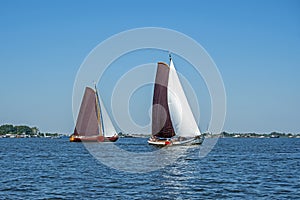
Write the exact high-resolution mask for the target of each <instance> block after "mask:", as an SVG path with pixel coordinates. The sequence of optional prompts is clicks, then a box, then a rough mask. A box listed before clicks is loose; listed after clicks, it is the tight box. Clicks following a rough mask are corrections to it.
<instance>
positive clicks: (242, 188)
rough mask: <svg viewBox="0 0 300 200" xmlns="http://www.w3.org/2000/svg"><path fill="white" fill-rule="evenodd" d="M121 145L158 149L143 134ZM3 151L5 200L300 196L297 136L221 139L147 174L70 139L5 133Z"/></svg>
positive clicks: (0, 142)
mask: <svg viewBox="0 0 300 200" xmlns="http://www.w3.org/2000/svg"><path fill="white" fill-rule="evenodd" d="M116 145H117V146H118V147H119V148H121V149H124V150H127V151H132V152H136V153H138V152H153V151H157V149H155V148H154V147H153V146H149V145H148V144H147V139H146V138H120V140H119V141H117V143H116ZM0 148H1V149H0V166H1V178H0V199H49V198H55V199H75V198H77V199H300V189H299V188H300V174H299V173H300V172H299V170H300V139H294V138H261V139H254V138H243V139H242V138H220V139H219V140H218V143H217V144H216V146H215V147H214V149H213V150H212V151H211V152H210V153H209V154H208V155H207V156H206V157H204V158H199V156H198V155H199V147H192V148H189V149H187V150H186V151H185V153H184V154H182V156H181V157H180V158H179V159H177V160H176V162H174V163H171V164H170V165H168V166H167V167H165V168H161V169H159V170H156V171H152V172H147V173H128V172H124V171H119V170H116V169H113V168H109V167H107V166H106V165H104V164H102V163H101V162H100V161H98V160H97V159H95V158H94V157H93V156H92V155H91V154H90V153H89V151H88V150H87V149H86V148H85V146H84V145H83V144H82V143H69V141H68V139H67V138H64V139H44V138H40V139H38V138H26V139H8V138H7V139H6V138H3V139H0ZM107 148H110V147H109V146H107ZM173 150H174V149H172V148H169V149H168V151H173ZM174 152H176V151H174ZM114 159H115V160H116V161H115V162H117V163H118V164H119V165H123V166H126V167H127V168H128V166H129V167H130V163H126V159H124V158H122V155H118V154H117V155H114ZM132 159H133V160H134V158H132ZM158 160H159V159H158ZM120 161H122V163H121V162H120ZM123 162H124V163H123ZM149 163H150V164H151V163H152V164H155V162H154V161H151V160H149Z"/></svg>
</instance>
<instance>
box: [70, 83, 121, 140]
mask: <svg viewBox="0 0 300 200" xmlns="http://www.w3.org/2000/svg"><path fill="white" fill-rule="evenodd" d="M118 138H119V137H118V134H117V132H116V130H115V128H114V126H113V125H112V122H111V120H110V118H109V116H108V114H107V112H106V110H105V108H104V106H103V105H102V102H101V100H100V98H99V96H98V93H97V88H96V85H95V89H92V88H90V87H86V88H85V93H84V96H83V99H82V102H81V106H80V110H79V114H78V117H77V122H76V126H75V129H74V133H73V134H72V135H71V136H70V142H115V141H117V140H118Z"/></svg>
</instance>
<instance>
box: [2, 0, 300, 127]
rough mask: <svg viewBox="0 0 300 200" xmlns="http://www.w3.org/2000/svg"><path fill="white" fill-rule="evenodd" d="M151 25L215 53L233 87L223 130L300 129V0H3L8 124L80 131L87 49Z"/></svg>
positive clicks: (229, 87)
mask: <svg viewBox="0 0 300 200" xmlns="http://www.w3.org/2000/svg"><path fill="white" fill-rule="evenodd" d="M149 26H151V27H164V28H169V29H173V30H176V31H179V32H182V33H184V34H186V35H188V36H190V37H192V38H193V39H195V40H196V41H197V42H198V43H200V44H201V45H202V46H203V47H204V48H205V49H206V50H207V52H208V53H209V54H210V56H211V57H212V59H213V60H214V61H215V63H216V65H217V66H218V68H219V71H220V73H221V75H222V77H223V81H224V84H225V88H226V94H227V116H226V121H225V125H224V130H226V131H230V132H231V131H232V132H233V131H234V132H253V131H255V132H270V131H280V132H292V133H299V132H300V126H299V124H300V123H299V122H300V121H299V119H300V103H299V102H300V101H299V100H300V79H299V77H300V56H299V55H300V2H299V1H291V0H287V1H231V0H227V1H226V0H225V1H174V0H173V1H8V0H7V1H4V0H3V1H1V2H0V27H1V29H0V30H1V31H0V44H1V45H0V70H1V73H0V83H1V84H0V92H1V98H0V124H5V123H12V124H27V125H30V126H38V127H39V128H40V129H41V131H50V132H62V133H71V132H72V131H73V128H74V121H73V117H72V92H73V83H74V80H75V78H76V73H77V71H78V69H79V67H80V65H81V63H82V62H83V60H84V58H85V57H86V56H87V55H88V53H89V52H90V51H91V50H92V49H93V48H94V47H95V46H96V45H98V44H99V43H100V42H101V41H103V40H105V39H107V38H108V37H110V36H112V35H113V34H117V33H119V32H121V31H125V30H128V29H132V28H139V27H149ZM155 55H156V54H155ZM161 58H162V57H159V59H161ZM153 59H155V58H153ZM166 60H167V58H166ZM178 71H179V72H180V69H178ZM146 91H151V87H148V90H145V91H142V93H143V92H146ZM147 94H148V95H149V93H147ZM135 96H136V97H138V96H139V95H138V94H137V95H135ZM150 96H151V94H150ZM104 101H105V98H104ZM140 104H141V103H140ZM141 106H142V104H141ZM204 110H205V109H204ZM133 112H137V111H133ZM136 114H137V115H139V113H138V112H137V113H136ZM147 117H148V116H147ZM199 126H202V129H203V128H204V127H205V124H204V125H203V124H200V125H199Z"/></svg>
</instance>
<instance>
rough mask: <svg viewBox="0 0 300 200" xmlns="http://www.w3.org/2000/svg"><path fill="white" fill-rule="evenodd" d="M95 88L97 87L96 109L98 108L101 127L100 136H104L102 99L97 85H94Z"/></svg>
mask: <svg viewBox="0 0 300 200" xmlns="http://www.w3.org/2000/svg"><path fill="white" fill-rule="evenodd" d="M94 86H95V96H96V107H97V120H98V126H99V135H100V136H104V124H103V118H102V112H101V105H100V99H99V95H98V92H97V86H96V83H94Z"/></svg>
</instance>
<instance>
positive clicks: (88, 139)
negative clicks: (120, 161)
mask: <svg viewBox="0 0 300 200" xmlns="http://www.w3.org/2000/svg"><path fill="white" fill-rule="evenodd" d="M118 139H119V136H118V135H114V136H112V137H104V136H77V135H71V136H70V142H115V141H117V140H118Z"/></svg>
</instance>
